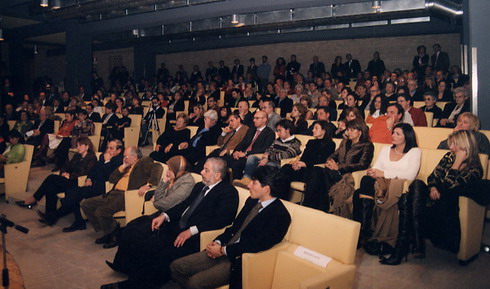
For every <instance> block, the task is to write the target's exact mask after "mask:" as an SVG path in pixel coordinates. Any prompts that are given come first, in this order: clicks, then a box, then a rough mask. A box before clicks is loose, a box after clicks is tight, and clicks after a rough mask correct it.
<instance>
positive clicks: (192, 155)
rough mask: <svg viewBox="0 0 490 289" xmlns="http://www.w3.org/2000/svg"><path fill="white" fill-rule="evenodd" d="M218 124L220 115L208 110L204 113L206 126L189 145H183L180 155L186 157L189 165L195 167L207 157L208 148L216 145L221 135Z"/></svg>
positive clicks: (201, 128) (199, 130)
mask: <svg viewBox="0 0 490 289" xmlns="http://www.w3.org/2000/svg"><path fill="white" fill-rule="evenodd" d="M217 122H218V113H217V112H216V111H215V110H208V111H206V113H204V126H203V127H200V128H199V129H198V131H197V134H196V135H195V136H193V137H192V138H191V139H190V141H189V142H188V143H184V144H182V145H181V148H182V149H181V150H180V153H179V154H180V155H182V156H184V157H185V158H186V159H187V161H188V162H189V164H191V165H192V166H194V165H195V164H196V163H197V162H198V161H199V160H201V159H203V158H205V157H206V146H211V145H215V144H216V142H217V141H218V137H219V135H220V134H221V129H220V128H219V126H218V125H216V123H217Z"/></svg>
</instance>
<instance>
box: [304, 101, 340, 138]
mask: <svg viewBox="0 0 490 289" xmlns="http://www.w3.org/2000/svg"><path fill="white" fill-rule="evenodd" d="M330 112H331V110H330V108H329V107H328V106H319V107H317V109H316V112H315V115H316V120H324V121H326V122H327V124H328V127H327V128H328V130H327V133H328V134H329V135H330V137H333V135H334V134H335V131H336V130H337V127H336V126H335V125H334V124H333V123H332V122H330V115H331V114H330ZM314 126H315V124H314V123H313V124H312V125H310V127H309V128H308V131H309V135H313V127H314Z"/></svg>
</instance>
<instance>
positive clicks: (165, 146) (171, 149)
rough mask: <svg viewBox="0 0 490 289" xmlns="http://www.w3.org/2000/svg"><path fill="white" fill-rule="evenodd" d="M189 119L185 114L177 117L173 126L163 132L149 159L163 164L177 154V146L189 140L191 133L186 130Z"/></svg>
mask: <svg viewBox="0 0 490 289" xmlns="http://www.w3.org/2000/svg"><path fill="white" fill-rule="evenodd" d="M188 122H189V118H188V117H187V115H186V114H185V113H181V114H179V115H178V116H177V121H176V123H175V126H174V127H172V128H169V129H167V130H165V132H164V133H163V134H162V135H161V136H160V137H159V138H158V140H157V146H156V148H155V151H153V152H152V153H150V157H151V158H152V159H154V160H155V161H158V162H162V163H165V162H167V160H168V159H170V158H171V157H173V156H175V155H177V154H179V146H180V144H181V143H183V142H188V141H189V140H190V135H191V131H190V130H189V129H188V128H186V126H187V123H188Z"/></svg>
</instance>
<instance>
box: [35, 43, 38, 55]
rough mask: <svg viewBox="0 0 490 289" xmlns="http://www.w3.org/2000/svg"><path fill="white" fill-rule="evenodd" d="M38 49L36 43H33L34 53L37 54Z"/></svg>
mask: <svg viewBox="0 0 490 289" xmlns="http://www.w3.org/2000/svg"><path fill="white" fill-rule="evenodd" d="M37 53H38V51H37V44H34V54H37Z"/></svg>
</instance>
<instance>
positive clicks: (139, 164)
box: [81, 147, 163, 249]
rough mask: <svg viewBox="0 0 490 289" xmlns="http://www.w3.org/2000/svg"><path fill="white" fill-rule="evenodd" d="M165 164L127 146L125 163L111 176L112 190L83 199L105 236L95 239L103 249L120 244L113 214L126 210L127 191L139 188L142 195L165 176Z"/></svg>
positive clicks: (137, 149) (90, 214) (87, 213)
mask: <svg viewBox="0 0 490 289" xmlns="http://www.w3.org/2000/svg"><path fill="white" fill-rule="evenodd" d="M162 170H163V169H162V166H161V165H160V164H158V163H154V162H153V159H152V158H150V157H143V154H142V153H141V150H140V149H139V148H136V147H128V148H126V149H125V150H124V161H123V164H122V165H120V166H119V168H118V169H117V170H115V171H114V172H113V173H112V174H111V176H110V177H109V182H111V183H113V184H115V185H114V187H113V189H112V190H111V191H110V192H108V193H107V194H104V195H102V196H97V197H93V198H90V199H86V200H83V202H82V203H81V207H82V210H83V212H84V213H85V215H86V216H87V218H88V220H89V221H90V223H91V224H92V226H93V227H94V230H95V231H96V232H98V231H102V232H103V233H104V236H103V237H101V238H99V239H97V240H95V243H96V244H104V249H107V248H113V247H115V246H117V245H118V235H119V231H120V230H119V225H118V223H117V222H116V220H114V218H113V217H112V215H114V214H115V213H117V212H119V211H124V192H125V191H128V190H136V189H138V190H139V192H138V193H139V194H140V195H143V194H144V193H145V192H146V191H148V190H149V189H150V188H151V187H153V186H156V185H158V182H159V181H160V177H161V175H162Z"/></svg>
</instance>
